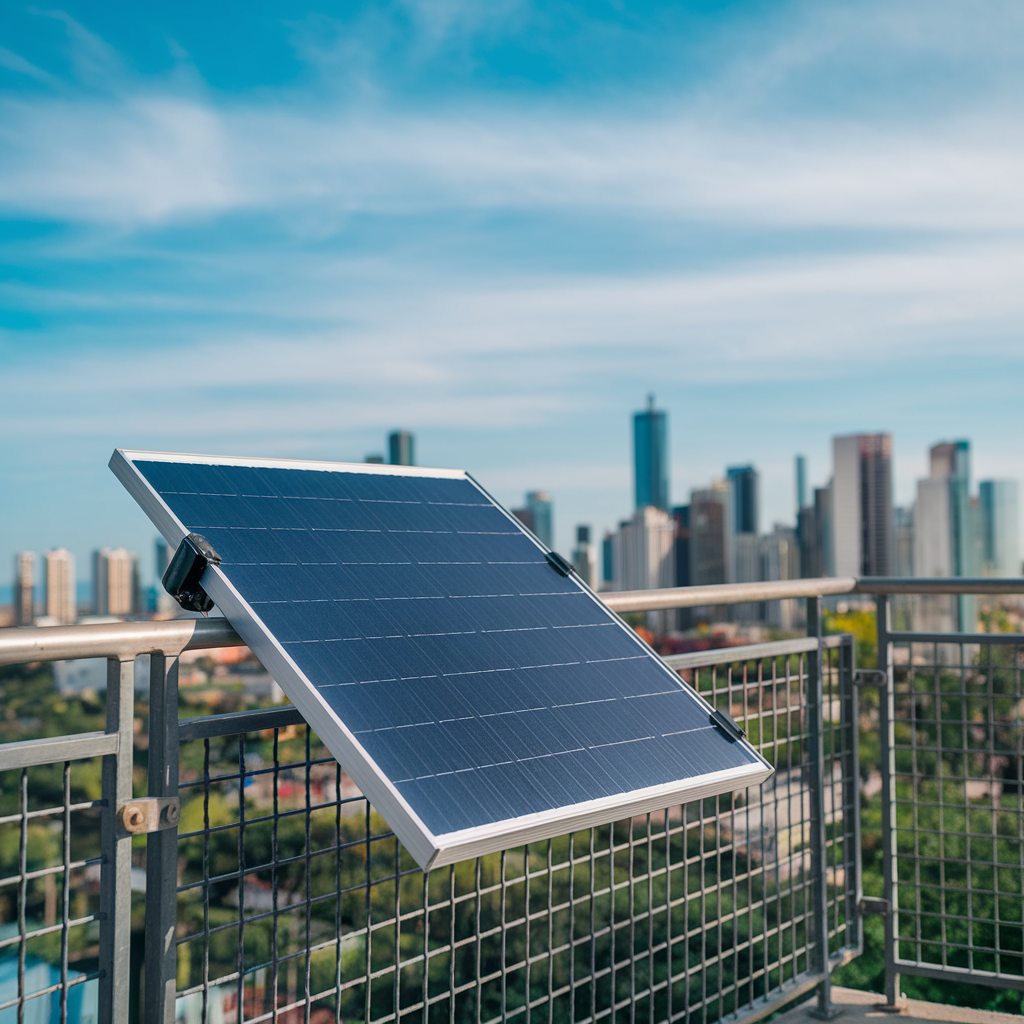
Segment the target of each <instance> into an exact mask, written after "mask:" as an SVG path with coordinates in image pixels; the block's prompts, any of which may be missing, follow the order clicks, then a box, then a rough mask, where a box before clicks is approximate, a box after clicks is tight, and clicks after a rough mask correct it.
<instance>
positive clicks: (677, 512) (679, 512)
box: [672, 505, 693, 630]
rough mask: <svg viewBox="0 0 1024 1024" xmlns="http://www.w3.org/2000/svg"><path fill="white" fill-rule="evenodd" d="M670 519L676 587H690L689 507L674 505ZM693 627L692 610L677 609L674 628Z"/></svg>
mask: <svg viewBox="0 0 1024 1024" xmlns="http://www.w3.org/2000/svg"><path fill="white" fill-rule="evenodd" d="M672 519H673V520H674V521H675V527H676V535H675V542H674V546H673V551H674V555H673V557H674V559H675V567H676V584H675V585H676V586H677V587H688V586H690V582H691V580H690V506H689V505H676V507H675V508H674V509H672ZM692 625H693V610H692V609H691V608H679V609H677V610H676V628H677V629H681V630H685V629H689V628H690V627H691V626H692Z"/></svg>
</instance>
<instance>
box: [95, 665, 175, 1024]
mask: <svg viewBox="0 0 1024 1024" xmlns="http://www.w3.org/2000/svg"><path fill="white" fill-rule="evenodd" d="M108 701H109V697H108ZM147 790H148V792H149V795H150V796H157V797H160V796H164V797H166V796H177V795H178V659H177V658H168V657H166V656H165V655H163V654H152V655H150V658H149V776H148V779H147ZM177 884H178V829H177V827H174V828H167V829H162V830H161V831H159V832H151V833H150V834H149V835H148V836H147V837H146V964H145V976H146V996H145V1013H144V1015H143V1016H144V1019H145V1020H146V1022H147V1024H173V1022H174V1019H175V1013H174V994H175V988H176V980H177V973H178V972H177V966H178V965H177V957H178V950H177V946H176V945H175V942H174V937H175V932H176V930H177V911H178V893H177Z"/></svg>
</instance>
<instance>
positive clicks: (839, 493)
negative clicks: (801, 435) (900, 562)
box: [832, 434, 892, 576]
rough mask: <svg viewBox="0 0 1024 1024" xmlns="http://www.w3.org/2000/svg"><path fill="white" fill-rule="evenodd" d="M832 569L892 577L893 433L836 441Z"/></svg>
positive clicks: (833, 448)
mask: <svg viewBox="0 0 1024 1024" xmlns="http://www.w3.org/2000/svg"><path fill="white" fill-rule="evenodd" d="M832 459H833V477H832V552H833V555H832V562H833V566H832V571H833V572H834V573H835V575H837V576H891V575H892V434H851V435H849V436H847V437H834V438H833V439H832Z"/></svg>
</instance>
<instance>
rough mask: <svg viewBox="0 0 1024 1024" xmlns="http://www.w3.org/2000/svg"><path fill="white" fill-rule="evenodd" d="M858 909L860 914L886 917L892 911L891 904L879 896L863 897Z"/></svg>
mask: <svg viewBox="0 0 1024 1024" xmlns="http://www.w3.org/2000/svg"><path fill="white" fill-rule="evenodd" d="M858 909H859V910H860V912H861V913H862V914H880V915H881V916H882V917H886V916H887V915H888V914H889V913H890V912H891V911H892V904H891V903H890V902H889V901H888V900H886V899H882V897H881V896H863V897H861V901H860V903H859V904H858Z"/></svg>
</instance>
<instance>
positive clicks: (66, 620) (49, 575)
mask: <svg viewBox="0 0 1024 1024" xmlns="http://www.w3.org/2000/svg"><path fill="white" fill-rule="evenodd" d="M77 603H78V602H77V601H76V600H75V556H74V555H72V554H71V552H70V551H68V550H67V549H66V548H55V549H54V550H53V551H47V552H46V614H47V615H48V616H50V617H51V618H54V619H56V620H57V621H58V622H60V623H62V624H64V625H71V624H72V623H73V622H74V621H75V619H77V618H78V608H77Z"/></svg>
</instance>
